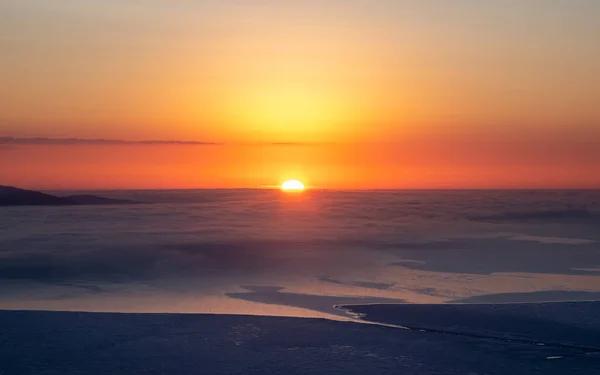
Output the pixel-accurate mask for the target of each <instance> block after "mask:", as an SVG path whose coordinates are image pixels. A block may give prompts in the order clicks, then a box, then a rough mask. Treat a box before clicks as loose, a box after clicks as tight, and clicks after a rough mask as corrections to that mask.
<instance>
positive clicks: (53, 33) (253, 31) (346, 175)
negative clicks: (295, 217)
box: [0, 0, 600, 189]
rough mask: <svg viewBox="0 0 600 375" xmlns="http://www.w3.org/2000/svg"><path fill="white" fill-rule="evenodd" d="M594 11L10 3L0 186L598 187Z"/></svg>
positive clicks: (460, 3)
mask: <svg viewBox="0 0 600 375" xmlns="http://www.w3.org/2000/svg"><path fill="white" fill-rule="evenodd" d="M597 14H600V3H598V2H597V1H593V0H589V1H586V0H582V1H577V2H572V1H566V0H565V1H561V0H548V1H528V2H481V1H474V0H456V1H453V2H446V1H436V0H424V1H419V2H412V1H402V0H394V1H392V0H382V1H378V2H373V1H367V0H347V1H341V0H329V1H326V0H322V1H316V0H303V1H300V0H290V1H285V2H281V1H275V0H260V1H258V0H255V1H246V2H240V1H233V0H220V1H216V0H214V1H211V0H206V1H203V2H198V1H191V0H182V1H179V2H177V5H174V4H173V2H169V1H166V0H147V1H144V2H122V1H117V0H105V1H102V2H98V1H92V0H81V1H70V0H56V1H53V2H52V5H49V4H48V2H46V1H43V0H8V1H4V2H2V3H1V4H0V50H1V51H3V53H2V58H1V61H0V62H1V64H0V82H2V85H0V137H15V138H17V139H18V140H17V141H14V140H13V141H8V140H4V141H2V142H0V184H12V185H18V186H23V187H30V188H48V189H54V188H64V189H68V188H92V189H98V188H159V187H160V188H193V187H260V186H265V185H275V184H278V183H280V182H281V180H283V179H286V178H298V179H301V180H303V181H304V182H305V183H306V184H307V185H312V186H318V187H323V188H361V189H362V188H470V187H473V188H495V187H507V188H513V187H517V188H519V187H521V188H527V187H600V173H599V172H600V171H599V169H600V106H598V103H597V100H598V99H597V98H599V97H600V49H599V48H597V37H596V36H597V35H600V23H598V22H597V17H596V16H597ZM37 137H42V138H48V139H61V138H81V139H111V140H127V141H139V140H165V141H201V142H218V143H224V144H223V145H212V146H206V145H182V144H163V145H141V144H135V143H129V144H120V145H115V144H102V145H98V144H91V143H89V142H85V141H71V142H58V143H59V144H53V145H50V144H48V143H51V142H50V141H49V140H44V141H33V140H32V139H31V138H37ZM274 142H277V143H279V142H294V143H301V144H303V145H301V146H300V145H295V146H290V145H286V146H281V145H279V146H275V145H272V143H274ZM67 143H68V144H67ZM109 143H110V142H109Z"/></svg>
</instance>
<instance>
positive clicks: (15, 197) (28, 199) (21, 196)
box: [0, 185, 144, 206]
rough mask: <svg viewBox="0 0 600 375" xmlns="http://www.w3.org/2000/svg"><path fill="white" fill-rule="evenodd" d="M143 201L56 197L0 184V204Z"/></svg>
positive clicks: (74, 196) (121, 202) (67, 204)
mask: <svg viewBox="0 0 600 375" xmlns="http://www.w3.org/2000/svg"><path fill="white" fill-rule="evenodd" d="M141 203H144V202H137V201H130V200H123V199H111V198H104V197H98V196H95V195H72V196H69V197H57V196H55V195H51V194H46V193H40V192H39V191H33V190H25V189H19V188H16V187H14V186H2V185H0V206H76V205H109V204H141Z"/></svg>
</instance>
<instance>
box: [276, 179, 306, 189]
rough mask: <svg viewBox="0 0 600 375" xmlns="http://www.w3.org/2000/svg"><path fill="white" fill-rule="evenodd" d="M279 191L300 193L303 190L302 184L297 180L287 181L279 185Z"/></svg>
mask: <svg viewBox="0 0 600 375" xmlns="http://www.w3.org/2000/svg"><path fill="white" fill-rule="evenodd" d="M281 190H283V191H302V190H304V184H303V183H302V182H300V181H298V180H287V181H285V182H284V183H283V184H281Z"/></svg>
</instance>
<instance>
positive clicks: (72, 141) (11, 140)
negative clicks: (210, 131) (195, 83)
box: [0, 137, 222, 146]
mask: <svg viewBox="0 0 600 375" xmlns="http://www.w3.org/2000/svg"><path fill="white" fill-rule="evenodd" d="M87 144H89V145H192V146H194V145H196V146H216V145H221V144H222V143H217V142H200V141H178V140H148V141H130V140H122V139H102V138H98V139H86V138H42V137H37V138H15V137H0V145H87Z"/></svg>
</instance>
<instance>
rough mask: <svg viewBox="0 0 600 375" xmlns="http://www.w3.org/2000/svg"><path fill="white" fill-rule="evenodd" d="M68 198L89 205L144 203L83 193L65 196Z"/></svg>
mask: <svg viewBox="0 0 600 375" xmlns="http://www.w3.org/2000/svg"><path fill="white" fill-rule="evenodd" d="M65 198H66V199H69V200H72V201H74V202H75V203H77V204H87V205H106V204H142V203H144V202H138V201H131V200H127V199H111V198H104V197H99V196H96V195H89V194H81V195H70V196H68V197H65Z"/></svg>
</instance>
